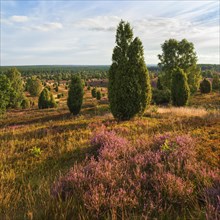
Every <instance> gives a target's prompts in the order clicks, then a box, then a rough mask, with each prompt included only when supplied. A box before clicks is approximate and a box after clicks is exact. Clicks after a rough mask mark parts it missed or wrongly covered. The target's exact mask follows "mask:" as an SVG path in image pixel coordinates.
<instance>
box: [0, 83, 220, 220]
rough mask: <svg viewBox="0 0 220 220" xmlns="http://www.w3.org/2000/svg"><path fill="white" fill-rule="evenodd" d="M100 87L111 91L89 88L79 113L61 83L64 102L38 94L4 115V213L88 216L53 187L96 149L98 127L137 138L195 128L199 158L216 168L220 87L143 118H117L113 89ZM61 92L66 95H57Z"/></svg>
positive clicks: (0, 134)
mask: <svg viewBox="0 0 220 220" xmlns="http://www.w3.org/2000/svg"><path fill="white" fill-rule="evenodd" d="M51 85H52V84H51ZM99 89H102V93H104V94H105V97H103V98H102V100H101V101H97V100H95V99H93V98H92V97H91V91H88V90H87V88H85V95H84V104H83V108H82V111H81V113H80V115H79V116H76V117H73V116H72V115H70V113H69V111H68V109H67V107H66V97H67V90H66V89H65V86H64V85H61V86H60V87H59V91H58V93H56V92H54V90H51V91H53V94H54V97H55V98H56V101H58V102H59V106H58V108H57V109H46V110H38V109H37V99H36V98H34V99H33V100H34V101H35V106H34V107H33V108H32V109H27V110H11V111H8V112H7V114H6V116H5V117H4V118H2V119H0V146H1V147H0V158H1V160H0V210H1V212H0V219H68V216H69V219H78V218H79V216H82V210H81V211H80V210H78V213H77V212H76V210H75V209H74V207H73V206H72V205H71V201H63V202H61V201H60V200H55V199H54V198H53V197H52V196H51V193H50V189H51V185H52V183H53V182H54V181H55V180H56V179H57V178H58V176H59V175H60V173H61V172H62V173H65V172H67V171H68V170H69V169H70V167H72V166H73V165H74V163H76V162H78V163H80V162H81V161H82V160H83V159H85V157H86V155H87V154H89V153H90V151H91V149H90V140H91V137H92V136H93V132H94V131H95V130H97V129H99V128H100V127H101V126H105V127H106V128H107V129H108V130H112V131H115V132H116V133H117V134H118V135H119V136H123V137H125V138H127V139H128V140H129V141H131V142H132V143H133V142H134V143H135V140H136V139H137V138H143V139H145V140H146V141H151V139H152V137H153V136H154V135H156V134H164V133H166V132H170V133H178V134H189V135H190V136H192V137H193V138H195V139H196V140H197V144H196V151H197V155H198V158H199V160H202V161H205V163H207V164H208V165H209V166H211V167H213V168H217V167H218V166H219V164H220V145H219V143H220V112H219V110H216V109H217V108H219V106H220V95H219V93H212V94H211V95H201V94H197V95H196V96H194V97H193V98H192V99H191V101H190V105H191V106H193V107H194V108H193V107H185V108H175V107H171V108H169V107H156V106H151V107H150V108H149V109H147V111H146V112H145V114H144V116H143V117H142V118H134V119H133V120H131V121H125V122H120V123H117V122H116V121H115V120H114V119H113V117H112V115H111V114H110V111H109V106H108V101H107V89H106V88H99ZM59 93H63V94H64V97H63V98H61V99H57V94H59ZM29 98H30V97H29ZM30 99H32V98H30ZM204 103H205V104H204ZM195 107H196V108H195ZM209 107H210V108H209ZM203 211H204V210H200V209H199V208H197V209H196V210H195V213H193V214H194V215H193V214H192V219H195V218H194V217H195V216H196V217H197V218H199V219H204V215H205V214H204V212H203ZM79 213H81V214H79ZM70 216H72V217H71V218H70ZM85 216H89V214H88V215H87V214H85ZM186 216H188V215H187V214H186ZM193 216H194V217H193ZM188 217H189V216H188ZM79 219H89V217H84V218H79ZM186 219H189V218H186Z"/></svg>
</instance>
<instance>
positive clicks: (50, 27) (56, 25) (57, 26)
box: [30, 22, 63, 31]
mask: <svg viewBox="0 0 220 220" xmlns="http://www.w3.org/2000/svg"><path fill="white" fill-rule="evenodd" d="M62 28H63V25H62V24H61V23H59V22H49V23H44V24H41V25H36V26H32V27H30V29H32V30H39V31H51V30H56V29H62Z"/></svg>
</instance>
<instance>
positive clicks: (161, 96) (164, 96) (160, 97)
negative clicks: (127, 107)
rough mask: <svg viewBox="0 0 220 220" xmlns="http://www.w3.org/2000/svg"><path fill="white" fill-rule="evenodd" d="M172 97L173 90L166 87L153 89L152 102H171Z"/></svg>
mask: <svg viewBox="0 0 220 220" xmlns="http://www.w3.org/2000/svg"><path fill="white" fill-rule="evenodd" d="M170 99H171V92H170V90H169V89H167V88H165V89H163V90H159V89H153V91H152V102H153V103H155V104H157V105H159V104H165V103H169V102H170Z"/></svg>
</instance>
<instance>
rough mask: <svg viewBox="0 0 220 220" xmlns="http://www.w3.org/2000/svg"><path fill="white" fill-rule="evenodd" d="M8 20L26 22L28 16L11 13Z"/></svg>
mask: <svg viewBox="0 0 220 220" xmlns="http://www.w3.org/2000/svg"><path fill="white" fill-rule="evenodd" d="M10 20H11V21H12V22H18V23H20V22H27V21H28V17H27V16H19V15H13V16H11V17H10Z"/></svg>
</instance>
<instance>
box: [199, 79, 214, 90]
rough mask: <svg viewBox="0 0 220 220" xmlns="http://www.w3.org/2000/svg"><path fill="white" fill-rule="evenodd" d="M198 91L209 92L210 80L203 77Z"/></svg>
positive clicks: (210, 88)
mask: <svg viewBox="0 0 220 220" xmlns="http://www.w3.org/2000/svg"><path fill="white" fill-rule="evenodd" d="M200 91H201V93H210V92H211V91H212V84H211V82H210V81H209V80H208V79H206V78H204V79H203V80H202V82H201V83H200Z"/></svg>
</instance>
